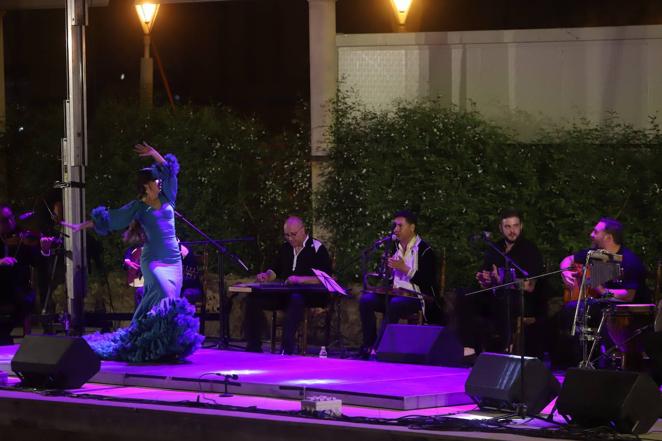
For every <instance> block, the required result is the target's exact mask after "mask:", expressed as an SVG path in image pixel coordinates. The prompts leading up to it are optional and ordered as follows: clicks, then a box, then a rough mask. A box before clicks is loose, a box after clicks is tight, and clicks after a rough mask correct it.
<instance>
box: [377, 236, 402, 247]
mask: <svg viewBox="0 0 662 441" xmlns="http://www.w3.org/2000/svg"><path fill="white" fill-rule="evenodd" d="M396 239H397V238H396V236H395V234H389V235H388V236H385V237H382V238H381V239H379V240H378V241H376V242H375V243H373V244H372V246H373V247H378V246H379V245H381V244H383V243H384V242H388V241H389V240H392V241H394V240H396Z"/></svg>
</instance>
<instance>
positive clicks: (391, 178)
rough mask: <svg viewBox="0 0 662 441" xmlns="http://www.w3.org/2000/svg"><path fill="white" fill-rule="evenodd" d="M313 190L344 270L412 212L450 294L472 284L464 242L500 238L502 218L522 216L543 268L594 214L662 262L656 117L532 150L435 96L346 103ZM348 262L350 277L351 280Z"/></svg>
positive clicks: (545, 139)
mask: <svg viewBox="0 0 662 441" xmlns="http://www.w3.org/2000/svg"><path fill="white" fill-rule="evenodd" d="M329 133H330V137H331V140H332V143H333V145H334V147H333V149H332V150H331V153H330V158H329V162H328V163H327V169H326V180H325V183H324V186H323V188H322V190H321V191H320V193H319V195H318V204H317V206H318V207H319V215H320V217H321V218H322V221H323V224H324V226H325V227H326V228H327V229H329V230H330V232H331V233H332V234H333V237H334V244H335V247H336V254H337V258H338V261H339V263H340V265H339V266H340V267H342V266H343V263H344V262H351V260H352V259H353V258H355V257H356V256H358V255H359V253H360V250H361V249H362V248H364V247H366V246H368V245H369V244H370V243H372V241H374V240H375V239H377V238H379V237H381V236H383V235H384V234H386V232H387V230H388V228H389V226H390V220H391V215H392V213H393V212H394V211H395V210H397V209H400V208H411V209H414V210H415V211H418V213H419V218H420V221H419V222H420V225H419V231H420V232H421V234H422V235H423V236H424V237H425V238H426V239H427V240H428V241H429V242H430V243H431V244H432V245H433V246H434V247H435V248H436V249H437V250H442V249H445V252H446V254H447V262H448V266H447V278H448V285H447V286H448V287H451V288H452V287H458V286H468V285H470V284H471V283H473V274H474V273H475V271H476V268H477V265H478V264H479V262H480V260H481V250H480V249H477V248H476V247H475V246H472V245H470V244H469V242H468V240H467V238H468V236H470V235H471V234H472V233H474V232H476V231H481V230H485V229H487V230H491V231H492V232H494V233H498V230H497V223H498V219H497V218H498V212H499V211H500V209H501V208H503V207H507V206H514V207H518V208H520V209H521V210H523V212H524V217H525V234H526V236H528V237H529V238H530V239H532V240H533V241H535V242H536V243H537V244H538V246H539V247H540V249H541V251H542V252H543V255H544V257H545V259H546V261H547V263H548V267H549V268H550V269H554V268H556V267H557V264H558V262H560V260H561V259H562V258H563V257H564V256H566V255H567V254H569V253H570V252H571V251H573V250H576V249H578V248H581V247H585V246H587V245H588V243H589V238H588V234H589V233H590V230H591V228H592V226H593V225H594V224H595V223H596V221H597V219H598V218H599V217H600V216H613V217H617V218H619V219H621V220H622V221H623V222H624V223H625V224H626V235H627V236H626V238H627V244H628V245H629V246H631V247H632V248H633V249H634V250H635V251H636V252H637V253H639V254H640V255H641V256H642V257H643V258H644V259H645V261H646V263H647V264H649V266H650V265H652V264H653V263H654V262H655V261H657V259H659V258H660V257H662V235H660V233H659V231H660V228H659V225H660V224H661V222H662V203H661V202H662V200H661V199H662V192H661V188H660V186H661V185H662V157H661V155H660V154H661V153H662V148H661V147H660V140H661V139H662V138H661V137H660V135H661V133H660V130H659V127H658V126H657V125H656V124H655V121H654V120H653V121H651V125H650V128H649V129H647V130H638V129H635V128H633V127H631V126H628V125H625V124H622V123H619V122H618V120H617V118H616V117H615V116H613V115H611V116H609V118H608V119H607V120H606V121H605V122H604V123H602V124H591V123H589V122H586V121H580V122H578V123H576V124H575V125H570V126H567V127H556V128H553V129H549V130H548V131H547V132H545V133H543V134H542V135H541V136H539V137H538V139H535V140H534V141H533V142H531V143H527V144H521V143H518V142H517V141H516V137H515V134H513V133H509V132H507V131H506V130H504V129H502V128H499V127H497V126H495V125H494V124H492V123H490V122H488V121H486V120H485V119H484V118H483V117H482V116H481V115H480V114H479V113H478V112H476V111H475V110H467V111H463V110H459V109H457V108H453V107H447V106H444V105H442V104H441V103H440V102H439V101H437V100H425V101H416V102H401V103H398V104H396V105H395V106H394V107H393V108H392V109H390V110H389V111H379V112H378V111H373V110H369V109H368V108H366V107H365V106H364V105H362V104H361V103H360V102H357V101H354V100H351V99H350V98H348V97H347V96H342V95H341V97H340V98H339V99H338V100H337V102H336V103H335V112H334V123H333V125H332V127H331V130H330V132H329ZM356 273H357V267H356V266H355V265H354V266H350V268H349V269H348V271H347V274H346V275H345V276H346V277H351V276H352V275H356Z"/></svg>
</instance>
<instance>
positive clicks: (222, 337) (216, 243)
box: [173, 208, 251, 349]
mask: <svg viewBox="0 0 662 441" xmlns="http://www.w3.org/2000/svg"><path fill="white" fill-rule="evenodd" d="M173 211H174V213H175V217H177V218H178V219H180V220H182V221H183V222H184V223H185V224H186V225H188V226H189V227H191V228H192V229H193V230H194V231H195V232H196V233H198V234H199V235H200V236H202V237H203V238H204V239H205V240H206V243H209V244H211V245H212V246H213V247H214V248H216V250H217V251H218V298H219V305H218V325H219V330H218V345H217V349H227V348H228V347H230V342H229V340H230V336H229V334H230V326H229V316H230V314H229V311H228V303H229V302H228V298H227V296H226V295H225V276H224V274H223V256H224V255H227V256H229V257H230V259H231V261H232V262H234V263H235V264H236V265H238V266H239V267H241V268H243V269H244V271H246V272H249V271H248V267H247V266H246V264H245V263H244V262H243V261H242V260H241V259H240V258H239V256H237V255H236V254H234V253H232V252H230V251H229V250H228V249H227V247H225V246H224V245H223V243H228V242H236V241H246V240H251V239H250V238H242V239H236V240H228V241H223V240H215V239H212V238H211V237H209V235H207V233H205V232H204V231H202V230H201V229H200V228H198V227H197V226H196V225H195V224H194V223H193V222H191V221H190V220H188V219H187V218H186V217H184V215H182V214H181V213H180V212H179V211H177V210H175V209H174V208H173Z"/></svg>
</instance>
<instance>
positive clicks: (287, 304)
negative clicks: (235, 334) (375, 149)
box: [244, 293, 329, 354]
mask: <svg viewBox="0 0 662 441" xmlns="http://www.w3.org/2000/svg"><path fill="white" fill-rule="evenodd" d="M328 301H329V296H328V295H327V294H307V295H304V294H300V293H291V294H257V293H253V294H248V295H247V296H246V299H245V302H246V313H245V317H244V332H245V335H246V343H247V344H246V350H247V351H251V352H261V351H262V334H263V332H264V314H263V311H264V310H265V309H266V310H270V311H274V310H284V311H285V319H284V322H283V339H282V342H281V349H282V351H283V352H284V353H285V354H293V353H294V349H295V339H294V337H295V335H296V332H297V329H298V328H299V324H300V323H301V320H302V319H303V313H304V308H322V307H325V306H326V304H327V303H328Z"/></svg>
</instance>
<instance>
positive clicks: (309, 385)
mask: <svg viewBox="0 0 662 441" xmlns="http://www.w3.org/2000/svg"><path fill="white" fill-rule="evenodd" d="M17 349H18V345H13V346H0V370H3V371H5V372H7V373H9V374H11V367H10V362H11V359H12V357H13V356H14V353H15V352H16V350H17ZM229 374H235V375H237V376H238V377H239V378H238V379H237V380H234V381H233V382H234V383H237V384H236V385H229V386H228V390H229V392H230V393H233V394H241V395H253V396H262V397H273V398H285V399H301V398H303V397H304V396H307V395H310V394H314V395H333V396H334V397H336V398H339V399H341V400H342V402H343V403H347V404H352V405H357V406H368V407H378V408H382V409H394V410H414V409H424V408H432V407H443V406H457V405H463V404H470V403H471V399H470V398H469V397H468V396H467V395H466V394H465V393H464V383H465V381H466V379H467V376H468V374H469V370H468V369H466V368H451V367H441V366H422V365H412V364H396V363H381V362H374V361H361V360H346V359H336V358H326V359H323V358H317V357H303V356H297V355H289V356H288V355H273V354H256V353H249V352H239V351H231V350H216V349H200V350H198V351H197V352H196V353H195V354H193V355H192V356H191V357H189V358H188V360H187V361H186V362H182V363H177V364H129V363H121V362H112V361H104V362H103V363H102V364H101V370H100V371H99V373H97V374H96V375H95V376H94V377H93V378H92V379H91V380H90V381H91V382H94V383H101V384H109V385H117V386H137V387H150V388H160V389H174V390H187V391H193V392H216V393H220V392H223V390H224V387H225V385H224V384H223V381H224V377H223V376H224V375H229Z"/></svg>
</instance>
